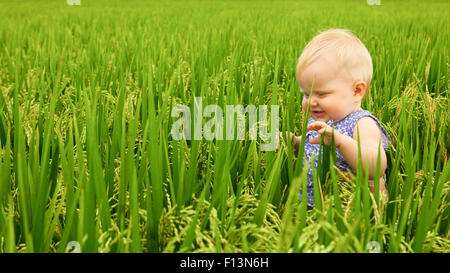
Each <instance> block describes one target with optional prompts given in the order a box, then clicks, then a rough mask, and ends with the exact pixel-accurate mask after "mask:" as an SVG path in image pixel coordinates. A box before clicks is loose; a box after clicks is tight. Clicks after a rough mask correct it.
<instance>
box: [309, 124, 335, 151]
mask: <svg viewBox="0 0 450 273" xmlns="http://www.w3.org/2000/svg"><path fill="white" fill-rule="evenodd" d="M307 130H308V131H310V130H314V131H316V132H318V133H319V134H321V135H323V136H324V138H323V142H324V144H325V145H327V146H329V145H331V134H332V130H333V128H331V126H329V125H328V124H326V123H325V122H323V121H316V122H313V123H311V124H309V125H308V127H307ZM341 136H342V134H341V133H339V132H338V131H336V130H334V142H335V145H336V147H339V143H340V138H341ZM309 143H311V144H320V137H315V138H312V139H310V140H309Z"/></svg>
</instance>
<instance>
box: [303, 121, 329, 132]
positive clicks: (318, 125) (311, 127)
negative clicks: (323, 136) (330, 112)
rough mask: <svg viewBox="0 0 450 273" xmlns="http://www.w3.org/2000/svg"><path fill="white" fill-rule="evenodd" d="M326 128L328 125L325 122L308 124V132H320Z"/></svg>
mask: <svg viewBox="0 0 450 273" xmlns="http://www.w3.org/2000/svg"><path fill="white" fill-rule="evenodd" d="M326 126H327V124H326V123H324V122H322V121H316V122H313V123H311V124H308V127H307V130H308V131H309V130H314V131H318V130H320V129H322V128H324V127H326Z"/></svg>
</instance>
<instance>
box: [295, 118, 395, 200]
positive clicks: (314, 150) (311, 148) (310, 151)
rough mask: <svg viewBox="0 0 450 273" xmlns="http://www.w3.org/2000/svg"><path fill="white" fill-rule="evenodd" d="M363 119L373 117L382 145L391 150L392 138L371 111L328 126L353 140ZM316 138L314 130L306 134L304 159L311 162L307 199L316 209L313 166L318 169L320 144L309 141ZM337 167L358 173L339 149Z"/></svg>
mask: <svg viewBox="0 0 450 273" xmlns="http://www.w3.org/2000/svg"><path fill="white" fill-rule="evenodd" d="M363 117H371V118H372V119H373V120H374V121H375V122H376V123H377V125H378V127H379V128H380V129H381V145H383V148H384V149H387V148H389V142H391V137H390V136H389V134H388V133H387V132H386V130H385V129H384V128H383V126H382V125H381V123H380V122H379V121H378V119H377V118H376V117H375V116H374V115H372V113H370V112H369V111H366V110H357V111H355V112H353V113H351V114H349V115H348V116H346V117H345V118H344V119H342V120H340V121H338V122H334V121H333V120H329V121H328V122H327V124H328V125H329V126H331V127H333V126H334V130H335V131H338V132H339V133H341V134H344V135H347V136H349V137H351V138H353V129H354V128H355V126H356V122H357V121H358V120H359V119H360V118H363ZM315 121H316V120H315V119H313V118H310V119H309V120H308V124H310V123H312V122H315ZM315 137H320V134H319V133H317V132H316V131H314V130H311V131H308V132H307V133H306V141H305V152H304V158H305V159H306V160H307V161H308V162H309V164H310V168H309V170H308V183H307V198H308V201H307V203H308V207H314V195H313V194H314V193H313V185H314V184H313V183H314V182H313V173H312V168H311V165H312V164H314V168H317V159H318V155H319V148H320V144H310V143H309V140H310V139H312V138H315ZM313 155H315V157H314V162H311V158H312V156H313ZM336 166H337V167H338V168H339V169H340V170H342V171H351V172H353V173H356V172H355V170H353V169H352V168H351V167H350V165H349V164H348V163H347V162H346V161H345V159H344V157H343V156H342V154H341V153H340V152H339V150H338V149H336ZM301 199H302V193H301V192H300V200H301Z"/></svg>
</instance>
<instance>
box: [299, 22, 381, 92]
mask: <svg viewBox="0 0 450 273" xmlns="http://www.w3.org/2000/svg"><path fill="white" fill-rule="evenodd" d="M333 51H334V52H336V57H337V59H338V62H339V64H340V65H341V67H342V68H345V69H347V71H348V72H349V73H350V75H351V77H352V78H353V80H354V81H364V82H366V84H367V88H369V84H370V81H371V79H372V73H373V66H372V58H371V57H370V53H369V51H368V50H367V48H366V47H365V46H364V44H363V43H362V42H361V41H360V40H359V39H358V38H357V37H356V36H355V35H353V34H352V33H351V31H350V30H347V29H328V30H326V31H322V32H320V33H319V34H318V35H317V36H315V37H314V38H313V39H312V40H311V41H310V42H309V43H308V44H307V45H306V47H305V48H304V50H303V52H302V54H301V55H300V58H299V59H298V64H297V73H296V74H297V77H298V75H300V73H301V72H302V71H303V70H304V69H305V68H306V67H307V66H308V65H310V64H312V63H313V62H314V61H315V60H317V58H319V57H320V56H321V55H322V54H324V53H328V52H333Z"/></svg>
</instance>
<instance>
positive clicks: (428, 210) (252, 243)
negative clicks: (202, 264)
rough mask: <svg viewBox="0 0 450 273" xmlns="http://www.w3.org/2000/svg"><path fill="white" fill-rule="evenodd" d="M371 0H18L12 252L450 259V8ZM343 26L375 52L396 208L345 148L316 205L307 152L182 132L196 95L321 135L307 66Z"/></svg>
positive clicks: (4, 66) (328, 171)
mask: <svg viewBox="0 0 450 273" xmlns="http://www.w3.org/2000/svg"><path fill="white" fill-rule="evenodd" d="M368 2H374V1H365V0H361V1H356V0H350V1H337V0H336V1H326V0H323V1H312V0H311V1H293V0H287V1H264V0H254V1H251V0H249V1H235V0H219V1H200V0H192V1H143V0H131V1H104V0H101V1H88V0H82V1H81V2H80V5H73V6H71V5H68V4H67V2H66V1H65V0H57V1H56V0H54V1H14V0H9V1H3V0H2V1H0V17H1V18H2V19H1V20H0V90H1V93H0V109H1V111H0V252H71V251H72V246H74V245H76V246H77V250H78V251H80V252H236V253H244V252H283V253H285V252H372V251H376V252H383V253H384V252H394V253H397V252H446V253H448V252H450V233H449V230H450V219H449V214H450V208H449V201H450V194H449V191H450V164H449V162H448V158H449V149H450V127H449V124H450V108H449V107H450V106H449V80H450V77H449V65H450V60H449V50H448V49H449V48H450V47H449V26H450V24H449V17H448V13H447V12H446V10H447V11H448V10H449V9H450V3H449V2H448V1H437V0H435V1H427V2H423V1H412V0H411V1H389V0H380V1H379V2H380V3H381V5H369V4H368ZM327 28H346V29H350V30H351V31H353V33H354V34H355V35H356V36H358V38H359V39H360V40H361V41H362V42H363V43H364V44H365V45H366V47H367V48H368V50H369V52H370V53H371V56H372V59H373V63H374V74H373V80H372V82H371V84H370V93H369V96H368V97H367V98H365V99H364V100H363V105H362V108H364V109H367V110H369V111H371V112H372V113H373V114H374V115H375V116H376V117H377V118H378V119H379V120H380V121H381V122H382V124H383V125H384V127H385V128H386V129H387V131H388V133H389V134H390V136H391V138H392V140H393V145H391V148H390V149H389V150H388V153H387V155H388V162H389V166H388V171H387V174H386V180H387V190H388V194H389V200H384V199H383V198H381V197H380V194H378V193H377V191H375V194H372V193H371V192H370V191H369V188H368V177H367V176H365V175H364V172H363V171H362V170H363V166H362V164H360V165H359V166H358V170H359V171H358V172H357V175H356V177H355V178H354V180H355V182H354V183H352V182H348V183H341V182H339V181H338V178H337V174H336V170H335V168H333V160H335V156H334V155H333V153H330V152H329V150H330V149H329V148H328V147H323V148H324V151H326V152H325V153H324V160H323V162H322V164H321V166H323V167H321V168H320V169H317V170H316V174H317V175H316V176H315V181H314V186H315V192H320V193H321V194H315V195H314V198H315V204H316V206H315V207H314V209H313V210H307V206H306V199H303V200H301V201H300V199H299V194H298V193H299V192H300V189H302V188H303V189H305V187H306V171H303V170H305V168H306V167H307V165H306V164H302V163H303V162H302V160H299V159H301V158H302V157H301V156H299V157H298V158H299V159H297V157H295V156H294V154H293V147H292V145H291V144H288V145H283V146H282V147H281V148H280V149H279V150H278V151H264V150H262V149H261V146H262V145H263V144H264V143H265V142H264V140H263V139H260V138H258V139H256V140H252V139H250V138H249V131H248V130H247V132H246V133H247V134H246V136H245V138H244V139H242V140H239V139H237V140H226V139H223V140H220V139H213V140H207V139H205V138H202V139H199V140H198V139H192V140H185V139H181V140H176V139H174V138H173V137H172V135H171V128H172V125H173V124H174V123H175V122H176V121H177V118H174V117H173V115H171V111H172V109H173V108H174V107H175V106H176V105H185V106H187V107H189V109H191V110H192V113H194V102H195V98H196V97H200V98H201V99H202V105H203V107H205V106H207V105H212V104H215V105H218V106H220V107H221V108H222V109H226V105H244V106H246V105H256V106H261V105H267V106H273V105H278V106H279V120H280V124H279V128H278V129H279V131H290V132H295V133H296V134H297V135H302V134H304V133H306V130H305V128H306V127H305V121H306V117H305V116H304V115H303V114H302V109H301V100H302V93H301V92H300V90H299V86H298V83H297V81H296V78H295V68H296V64H297V59H298V57H299V56H300V54H301V52H302V49H303V48H304V47H305V45H306V43H307V42H308V41H309V40H310V39H311V38H312V37H313V36H315V35H316V34H317V33H318V32H319V31H320V30H325V29H327ZM202 122H203V124H206V123H207V122H208V118H204V119H203V120H202ZM272 122H273V120H272ZM233 124H234V123H233ZM269 128H270V126H269ZM331 150H332V149H331ZM377 186H378V185H377V183H376V184H375V188H377ZM374 247H375V249H374Z"/></svg>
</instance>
